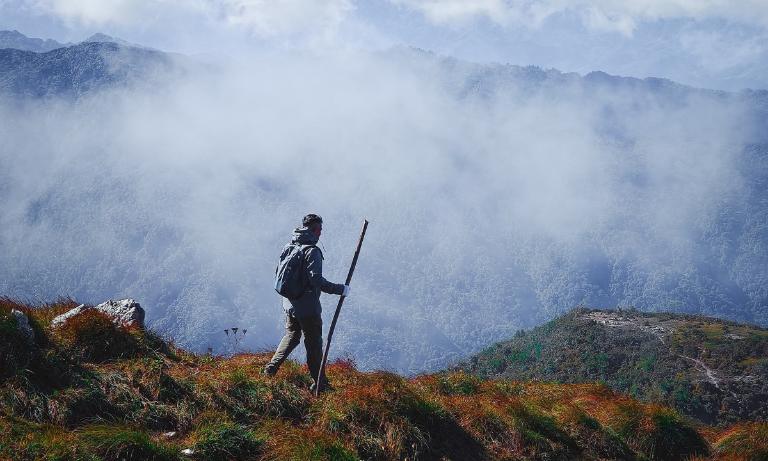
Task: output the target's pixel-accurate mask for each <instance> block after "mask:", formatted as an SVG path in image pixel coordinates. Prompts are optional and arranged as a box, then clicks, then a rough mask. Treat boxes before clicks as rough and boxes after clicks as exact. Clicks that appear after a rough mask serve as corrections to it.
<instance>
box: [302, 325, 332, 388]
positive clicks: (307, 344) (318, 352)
mask: <svg viewBox="0 0 768 461" xmlns="http://www.w3.org/2000/svg"><path fill="white" fill-rule="evenodd" d="M299 322H300V323H301V330H302V331H303V332H304V348H305V349H306V350H307V367H308V368H309V374H310V375H311V376H312V381H313V382H314V383H315V385H317V373H318V372H319V371H320V363H321V362H322V361H323V318H322V317H321V316H319V315H312V316H307V317H301V318H299ZM320 381H321V383H322V384H321V388H322V387H324V386H325V384H326V380H325V376H323V377H322V378H321V380H320Z"/></svg>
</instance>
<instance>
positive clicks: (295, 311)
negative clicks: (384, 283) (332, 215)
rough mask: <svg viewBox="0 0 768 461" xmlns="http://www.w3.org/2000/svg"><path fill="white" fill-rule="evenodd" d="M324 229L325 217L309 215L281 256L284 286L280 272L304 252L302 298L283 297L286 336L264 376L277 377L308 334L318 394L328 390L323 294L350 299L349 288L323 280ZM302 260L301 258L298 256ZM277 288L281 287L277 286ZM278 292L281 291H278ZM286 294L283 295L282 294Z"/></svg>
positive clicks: (300, 279)
mask: <svg viewBox="0 0 768 461" xmlns="http://www.w3.org/2000/svg"><path fill="white" fill-rule="evenodd" d="M322 230H323V218H321V217H320V216H318V215H316V214H308V215H306V216H304V219H302V227H299V228H298V229H296V230H294V231H293V238H292V239H291V243H289V244H288V245H286V246H285V248H284V249H283V253H282V254H281V255H280V263H279V264H278V267H277V269H276V271H275V273H276V275H277V279H278V283H280V275H281V274H280V270H281V266H283V265H284V264H285V262H286V260H287V258H289V257H290V256H291V255H292V252H297V251H301V253H302V254H301V255H300V256H301V264H300V265H299V266H298V267H299V273H298V274H297V276H298V278H297V280H298V282H297V283H298V285H299V289H298V293H300V294H298V295H296V296H295V297H291V298H290V299H289V298H288V297H285V296H283V310H284V311H285V335H284V336H283V339H282V340H281V341H280V345H278V346H277V351H275V355H274V356H273V357H272V360H271V361H270V362H269V363H268V364H267V365H266V366H265V367H264V371H263V373H264V374H266V375H269V376H274V375H275V373H277V370H278V369H279V368H280V365H282V364H283V362H284V361H285V359H286V358H288V355H290V353H291V351H293V349H295V348H296V346H298V345H299V341H300V340H301V334H302V333H304V348H305V349H306V351H307V366H308V367H309V373H310V375H311V376H312V386H311V387H310V390H311V391H312V392H314V391H315V389H316V387H317V386H318V385H319V386H320V390H321V391H322V390H324V389H328V388H330V386H329V385H328V381H327V380H326V379H325V376H322V377H321V378H320V383H318V382H317V381H318V380H317V374H318V372H319V371H320V362H321V361H322V358H323V319H322V316H321V314H322V311H323V309H322V307H321V305H320V292H321V291H322V292H325V293H329V294H334V295H343V296H349V285H342V284H338V283H331V282H329V281H328V280H326V279H325V278H323V253H322V251H320V249H319V248H318V247H317V246H316V244H317V241H318V239H319V238H320V234H321V233H322ZM297 257H298V256H297ZM276 289H278V287H277V286H276ZM278 292H280V290H279V289H278ZM281 294H282V293H281Z"/></svg>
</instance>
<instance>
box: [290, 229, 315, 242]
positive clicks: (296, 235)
mask: <svg viewBox="0 0 768 461" xmlns="http://www.w3.org/2000/svg"><path fill="white" fill-rule="evenodd" d="M318 240H319V238H318V237H317V236H316V235H315V234H313V233H312V231H310V230H309V228H308V227H299V228H297V229H296V230H294V231H293V239H291V243H298V244H299V245H315V244H316V243H317V241H318Z"/></svg>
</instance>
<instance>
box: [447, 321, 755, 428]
mask: <svg viewBox="0 0 768 461" xmlns="http://www.w3.org/2000/svg"><path fill="white" fill-rule="evenodd" d="M459 368H461V369H464V370H466V371H468V372H471V373H476V374H478V375H481V376H484V377H494V378H504V379H520V380H536V381H554V382H562V383H576V382H589V381H599V382H603V383H605V384H606V385H608V386H609V387H611V388H612V389H614V390H616V391H618V392H624V393H629V394H630V395H632V396H634V397H635V398H638V399H641V400H644V401H649V402H650V401H655V402H665V403H666V404H668V405H670V406H673V407H674V408H676V409H677V410H679V411H681V412H682V413H684V414H686V415H689V416H692V417H694V418H696V419H698V420H700V421H703V422H706V423H710V424H715V423H730V422H734V421H739V420H760V421H766V420H768V330H766V329H763V328H759V327H755V326H750V325H744V324H739V323H734V322H728V321H723V320H718V319H713V318H709V317H703V316H692V315H680V314H661V313H646V312H639V311H636V310H619V311H601V310H592V309H576V310H573V311H571V312H569V313H568V314H566V315H563V316H561V317H559V318H557V319H555V320H553V321H551V322H549V323H547V324H545V325H543V326H540V327H538V328H534V329H533V330H530V331H520V332H518V333H517V334H516V335H515V337H514V338H512V339H511V340H509V341H504V342H500V343H497V344H495V345H493V346H491V347H489V348H488V349H486V350H484V351H483V352H481V353H480V354H478V355H476V356H474V357H472V358H471V359H470V360H469V361H467V362H466V363H464V364H462V365H461V366H460V367H459Z"/></svg>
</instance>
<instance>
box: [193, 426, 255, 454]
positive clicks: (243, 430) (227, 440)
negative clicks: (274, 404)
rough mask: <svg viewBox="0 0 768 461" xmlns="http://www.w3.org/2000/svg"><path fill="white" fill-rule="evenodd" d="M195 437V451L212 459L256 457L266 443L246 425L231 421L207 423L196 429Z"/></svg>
mask: <svg viewBox="0 0 768 461" xmlns="http://www.w3.org/2000/svg"><path fill="white" fill-rule="evenodd" d="M195 437H196V439H197V442H196V443H195V452H196V453H197V454H198V456H200V457H201V458H202V459H206V460H210V461H219V460H221V461H225V460H229V459H249V458H255V457H256V456H257V455H258V454H259V453H260V452H261V450H262V446H263V445H264V440H263V439H261V438H258V437H256V436H255V435H254V433H253V432H252V431H251V430H249V429H248V428H247V427H246V426H242V425H239V424H235V423H231V422H216V423H209V424H206V425H204V426H202V427H201V428H199V429H198V430H197V431H196V433H195Z"/></svg>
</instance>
